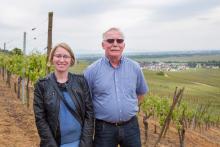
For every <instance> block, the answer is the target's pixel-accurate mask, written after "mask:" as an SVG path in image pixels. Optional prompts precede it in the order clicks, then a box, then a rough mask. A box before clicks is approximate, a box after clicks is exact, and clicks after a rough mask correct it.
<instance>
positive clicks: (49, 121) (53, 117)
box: [33, 73, 94, 147]
mask: <svg viewBox="0 0 220 147" xmlns="http://www.w3.org/2000/svg"><path fill="white" fill-rule="evenodd" d="M54 77H55V76H54V73H53V74H50V75H48V76H47V77H46V78H43V79H40V80H38V81H37V83H36V84H35V90H34V102H33V108H34V113H35V121H36V126H37V130H38V133H39V136H40V139H41V142H40V146H41V147H59V146H60V139H61V137H60V129H59V107H60V101H61V99H60V96H59V94H58V93H57V91H56V88H55V87H54V86H53V84H52V82H51V81H50V80H54V81H55V82H56V79H55V78H54ZM66 88H67V90H68V92H69V94H70V95H71V96H72V97H73V101H74V103H75V105H76V110H77V111H76V112H77V114H78V115H79V116H80V119H81V120H82V122H83V125H82V134H81V138H80V147H92V138H93V131H94V112H93V105H92V100H91V95H90V92H89V87H88V84H87V82H86V80H85V78H84V77H83V76H82V75H75V74H71V73H68V83H67V85H66Z"/></svg>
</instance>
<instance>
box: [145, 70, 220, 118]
mask: <svg viewBox="0 0 220 147" xmlns="http://www.w3.org/2000/svg"><path fill="white" fill-rule="evenodd" d="M144 75H145V79H146V80H147V82H148V85H149V88H150V92H151V93H152V94H155V95H159V96H165V97H172V96H173V93H174V90H175V87H179V88H182V87H185V91H184V97H183V99H184V100H185V101H187V102H188V103H189V104H190V105H191V106H192V107H194V106H195V105H196V104H207V103H211V107H212V108H211V110H210V111H212V112H213V113H215V114H216V113H217V114H220V70H219V69H218V70H217V69H199V70H187V71H181V72H166V74H165V76H161V75H158V74H157V72H155V71H148V70H144Z"/></svg>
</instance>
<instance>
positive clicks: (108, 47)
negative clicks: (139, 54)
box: [102, 30, 125, 59]
mask: <svg viewBox="0 0 220 147" xmlns="http://www.w3.org/2000/svg"><path fill="white" fill-rule="evenodd" d="M102 47H103V49H104V50H105V55H106V56H107V57H110V58H118V59H120V58H121V55H122V52H123V50H124V48H125V43H124V39H123V37H122V35H121V34H120V32H117V31H115V30H112V31H109V32H107V33H106V34H105V39H104V40H103V42H102Z"/></svg>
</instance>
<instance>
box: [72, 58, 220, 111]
mask: <svg viewBox="0 0 220 147" xmlns="http://www.w3.org/2000/svg"><path fill="white" fill-rule="evenodd" d="M88 65H89V62H87V61H85V60H84V61H81V60H80V61H79V64H76V65H75V66H74V67H72V68H71V69H70V72H74V73H82V72H83V71H84V69H85V68H86V67H87V66H88ZM143 72H144V76H145V79H146V81H147V83H148V85H149V89H150V91H149V92H150V93H151V94H154V95H159V96H165V97H172V96H173V93H174V90H175V87H179V88H182V87H185V91H184V97H183V100H185V101H187V102H188V103H189V104H190V106H191V107H195V105H196V104H208V103H211V109H210V111H211V112H212V113H213V114H217V115H218V114H220V69H196V70H195V69H191V70H186V71H181V72H165V75H158V74H157V72H156V71H149V70H144V71H143Z"/></svg>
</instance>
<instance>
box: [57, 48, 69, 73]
mask: <svg viewBox="0 0 220 147" xmlns="http://www.w3.org/2000/svg"><path fill="white" fill-rule="evenodd" d="M53 65H54V67H55V70H56V71H57V72H68V69H69V67H70V65H71V56H70V53H69V52H68V51H67V50H65V49H64V48H62V47H57V49H56V50H55V52H54V55H53Z"/></svg>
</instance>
